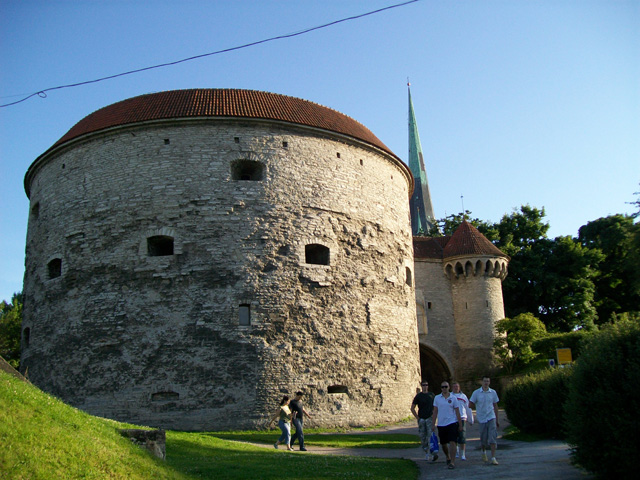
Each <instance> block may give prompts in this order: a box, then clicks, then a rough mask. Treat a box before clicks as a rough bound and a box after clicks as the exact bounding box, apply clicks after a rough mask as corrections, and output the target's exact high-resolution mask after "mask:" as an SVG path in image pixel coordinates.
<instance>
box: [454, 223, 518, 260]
mask: <svg viewBox="0 0 640 480" xmlns="http://www.w3.org/2000/svg"><path fill="white" fill-rule="evenodd" d="M466 255H468V256H486V255H489V256H492V257H508V255H506V254H504V253H503V252H502V251H501V250H500V249H499V248H498V247H496V246H495V245H494V244H493V243H491V242H490V241H489V239H488V238H487V237H485V236H484V235H483V234H482V233H480V231H479V230H478V229H477V228H476V227H474V226H473V225H471V224H470V223H469V222H467V221H466V220H464V221H463V222H462V223H461V224H460V226H459V227H458V228H457V229H456V231H455V232H454V233H453V235H452V236H451V238H450V239H449V241H448V242H447V244H446V246H445V247H444V250H443V252H442V257H443V258H452V257H459V256H466Z"/></svg>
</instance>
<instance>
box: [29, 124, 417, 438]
mask: <svg viewBox="0 0 640 480" xmlns="http://www.w3.org/2000/svg"><path fill="white" fill-rule="evenodd" d="M411 182H412V179H411V177H410V174H408V173H407V169H406V167H404V166H403V165H401V163H400V162H399V161H398V160H397V159H396V158H394V157H393V156H391V155H389V154H388V153H386V152H383V151H381V150H380V149H377V148H374V147H372V146H370V145H368V144H366V143H364V142H359V141H357V140H355V139H353V138H350V137H347V136H342V135H339V134H333V133H330V132H327V131H324V130H320V129H314V128H311V127H302V126H296V125H291V124H287V123H284V122H275V121H274V122H269V121H259V120H241V119H211V120H200V121H194V120H188V121H187V120H183V121H180V120H172V121H159V122H149V123H144V124H134V125H131V126H127V127H117V128H112V129H109V130H106V131H102V132H99V133H95V134H90V135H85V136H82V137H80V138H78V139H75V140H73V141H71V142H67V143H65V144H62V146H59V147H56V148H54V149H52V150H51V151H49V152H47V154H46V155H44V156H43V157H41V158H40V159H38V161H37V162H36V163H34V165H32V167H31V169H30V171H29V173H28V175H27V184H28V191H29V194H30V216H29V224H28V234H27V246H26V273H25V283H24V295H25V300H24V321H23V350H22V352H23V353H22V360H21V369H22V371H25V370H27V369H28V375H29V378H30V379H31V381H32V382H33V383H34V384H36V385H37V386H39V387H40V388H42V389H43V390H45V391H48V392H50V393H52V394H54V395H56V396H58V397H60V398H61V399H63V400H65V401H66V402H68V403H70V404H71V405H74V406H76V407H78V408H81V409H83V410H86V411H88V412H90V413H92V414H96V415H100V416H105V417H109V418H114V419H117V420H123V421H128V422H133V423H139V424H143V425H149V426H158V427H163V428H169V429H181V430H211V429H227V428H229V429H233V428H259V427H262V426H265V425H266V421H267V419H269V418H270V417H271V416H272V415H273V413H274V411H275V409H276V408H277V405H278V401H279V400H280V398H281V397H282V395H283V394H289V395H291V394H292V393H294V392H295V391H297V390H303V391H305V392H306V398H305V401H306V404H307V405H308V409H310V410H311V411H313V412H314V419H315V421H316V425H324V426H335V425H345V426H346V425H368V424H375V423H378V422H386V421H395V420H399V419H401V418H404V417H406V415H407V411H408V410H407V409H408V406H409V405H410V404H411V399H412V397H413V394H414V393H415V387H416V385H417V382H419V354H418V340H417V332H416V314H415V303H414V293H413V287H412V285H411V278H412V273H411V272H410V271H408V269H410V268H412V267H408V266H407V265H411V266H412V265H413V254H412V245H411V241H412V237H411V228H410V224H409V204H408V197H409V188H410V185H411Z"/></svg>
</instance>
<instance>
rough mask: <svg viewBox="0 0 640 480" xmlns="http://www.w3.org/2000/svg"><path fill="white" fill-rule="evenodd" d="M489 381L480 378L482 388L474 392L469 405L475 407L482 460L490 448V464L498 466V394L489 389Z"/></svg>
mask: <svg viewBox="0 0 640 480" xmlns="http://www.w3.org/2000/svg"><path fill="white" fill-rule="evenodd" d="M490 383H491V379H490V378H489V377H488V376H484V377H482V387H481V388H479V389H477V390H475V391H474V392H473V393H472V394H471V398H470V399H469V405H470V406H474V405H475V407H476V419H477V420H478V423H479V424H480V443H481V444H482V460H484V461H485V462H486V461H487V447H488V446H490V447H491V463H492V464H493V465H498V461H497V460H496V446H497V444H498V427H499V426H500V424H499V423H498V402H499V401H500V399H499V398H498V394H497V393H496V391H495V390H494V389H492V388H489V384H490Z"/></svg>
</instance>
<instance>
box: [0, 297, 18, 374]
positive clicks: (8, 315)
mask: <svg viewBox="0 0 640 480" xmlns="http://www.w3.org/2000/svg"><path fill="white" fill-rule="evenodd" d="M21 327H22V294H20V293H15V294H14V295H13V298H12V299H11V303H7V302H5V301H4V300H3V301H2V303H0V356H1V357H3V358H4V359H5V360H6V361H7V362H9V364H10V365H11V366H12V367H14V368H16V369H17V368H18V365H19V363H20V329H21Z"/></svg>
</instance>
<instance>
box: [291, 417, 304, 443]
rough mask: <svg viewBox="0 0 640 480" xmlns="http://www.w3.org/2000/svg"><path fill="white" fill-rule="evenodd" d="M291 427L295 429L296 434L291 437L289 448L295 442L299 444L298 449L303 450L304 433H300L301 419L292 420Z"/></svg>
mask: <svg viewBox="0 0 640 480" xmlns="http://www.w3.org/2000/svg"><path fill="white" fill-rule="evenodd" d="M293 426H294V427H296V433H294V434H293V436H292V437H291V446H292V447H293V444H294V443H296V440H298V442H299V443H300V448H304V432H303V431H302V419H300V418H294V419H293Z"/></svg>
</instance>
